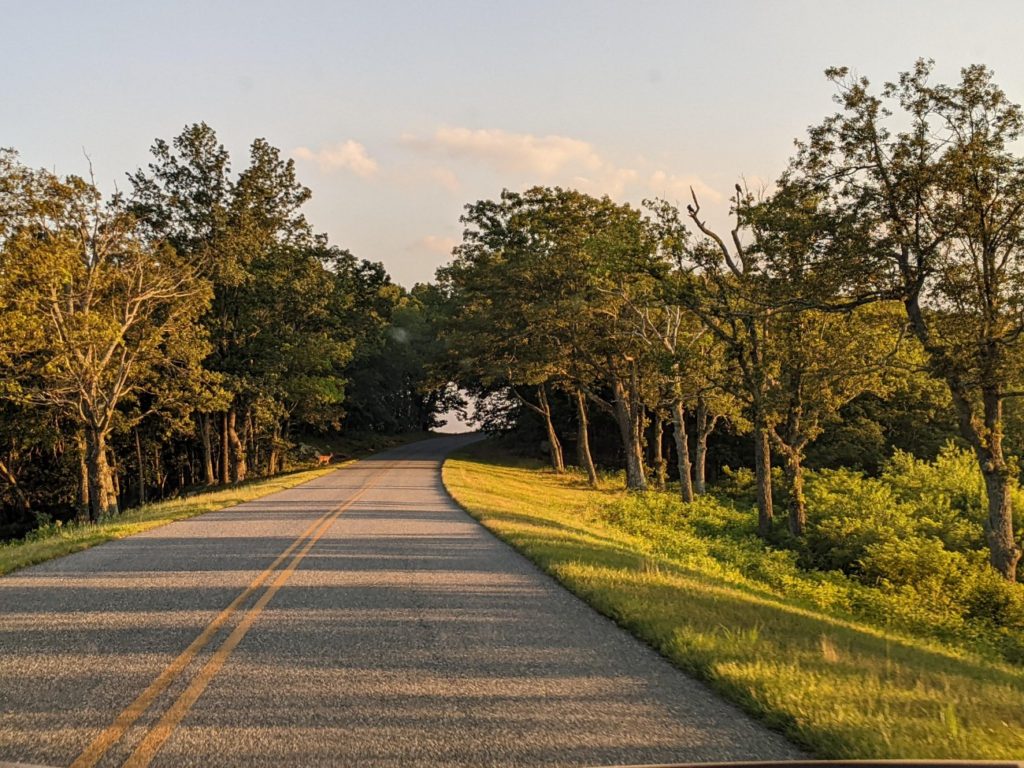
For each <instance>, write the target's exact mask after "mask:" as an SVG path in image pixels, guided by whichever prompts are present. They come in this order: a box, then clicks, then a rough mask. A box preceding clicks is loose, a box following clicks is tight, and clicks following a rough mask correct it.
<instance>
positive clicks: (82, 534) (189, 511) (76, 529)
mask: <svg viewBox="0 0 1024 768" xmlns="http://www.w3.org/2000/svg"><path fill="white" fill-rule="evenodd" d="M426 437H429V435H428V434H426V433H421V432H415V433H410V434H406V435H394V436H386V435H360V436H358V437H356V438H355V439H352V440H339V441H338V442H337V443H333V444H330V445H328V446H327V447H328V448H330V449H332V450H335V451H336V453H337V454H339V455H341V456H343V457H346V458H347V460H343V461H342V462H341V463H334V464H332V465H330V466H326V467H319V468H314V469H299V470H295V471H291V472H286V473H284V474H280V475H276V476H275V477H268V478H260V479H256V480H252V481H249V482H245V483H242V484H240V485H236V486H231V487H229V488H223V489H220V490H211V491H206V492H201V493H196V494H193V495H190V496H184V497H181V498H177V499H168V500H165V501H158V502H155V503H152V504H144V505H142V506H139V507H135V508H134V509H129V510H127V511H125V512H124V513H122V514H120V515H117V516H116V517H112V518H109V519H106V520H101V521H100V522H98V523H95V524H91V523H74V522H72V523H66V524H63V525H62V524H60V523H50V524H49V525H46V526H43V527H42V528H40V529H38V530H36V531H34V532H33V533H31V534H30V535H28V536H26V537H25V538H23V539H18V540H15V541H10V542H6V543H2V544H0V575H3V574H5V573H10V572H11V571H15V570H17V569H19V568H25V567H26V566H29V565H35V564H36V563H42V562H44V561H46V560H52V559H53V558H55V557H62V556H64V555H69V554H71V553H72V552H79V551H81V550H83V549H88V548H89V547H94V546H96V545H97V544H102V543H104V542H106V541H111V540H112V539H123V538H124V537H126V536H131V535H132V534H135V533H141V532H142V531H147V530H149V529H150V528H156V527H158V526H161V525H167V524H168V523H173V522H174V521H175V520H184V519H186V518H189V517H195V516H196V515H202V514H204V513H206V512H216V511H217V510H220V509H224V508H226V507H231V506H234V505H236V504H241V503H243V502H246V501H252V500H253V499H258V498H260V497H261V496H267V495H269V494H271V493H276V492H277V491H283V490H285V489H287V488H293V487H295V486H296V485H301V484H302V483H305V482H308V481H310V480H313V479H314V478H317V477H320V476H322V475H325V474H327V473H329V472H333V471H334V470H335V469H338V467H339V466H342V465H343V464H347V463H351V461H354V460H355V458H352V457H359V456H368V455H370V454H372V453H376V452H378V451H382V450H386V449H388V448H393V447H395V446H398V445H403V444H405V443H410V442H414V441H416V440H421V439H424V438H426Z"/></svg>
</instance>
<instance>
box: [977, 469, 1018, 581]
mask: <svg viewBox="0 0 1024 768" xmlns="http://www.w3.org/2000/svg"><path fill="white" fill-rule="evenodd" d="M988 467H989V468H988V471H985V470H984V469H983V470H982V474H983V475H984V477H985V490H986V491H987V493H988V520H987V521H986V525H985V536H986V538H987V539H988V546H989V562H991V563H992V567H993V568H995V569H996V570H997V571H999V573H1000V574H1002V576H1003V578H1005V579H1006V580H1008V581H1016V580H1017V563H1018V562H1020V557H1021V551H1020V548H1019V547H1017V543H1016V542H1015V541H1014V538H1013V501H1012V498H1011V496H1010V490H1011V488H1012V486H1013V478H1012V475H1011V473H1010V472H1009V470H1008V468H1007V467H1005V466H1004V467H1002V468H999V469H992V464H991V463H990V464H989V465H988Z"/></svg>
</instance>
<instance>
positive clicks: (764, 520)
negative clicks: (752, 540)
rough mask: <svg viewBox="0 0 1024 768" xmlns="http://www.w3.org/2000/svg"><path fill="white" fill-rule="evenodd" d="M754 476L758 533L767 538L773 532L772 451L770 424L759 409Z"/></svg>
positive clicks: (755, 416)
mask: <svg viewBox="0 0 1024 768" xmlns="http://www.w3.org/2000/svg"><path fill="white" fill-rule="evenodd" d="M754 476H755V482H756V485H757V532H758V534H759V535H760V536H761V537H763V538H764V537H767V536H768V534H769V533H771V530H772V521H773V520H774V510H773V508H772V451H771V445H770V443H769V439H768V424H767V423H766V420H765V417H764V414H763V413H762V412H761V411H760V409H757V412H756V413H755V415H754Z"/></svg>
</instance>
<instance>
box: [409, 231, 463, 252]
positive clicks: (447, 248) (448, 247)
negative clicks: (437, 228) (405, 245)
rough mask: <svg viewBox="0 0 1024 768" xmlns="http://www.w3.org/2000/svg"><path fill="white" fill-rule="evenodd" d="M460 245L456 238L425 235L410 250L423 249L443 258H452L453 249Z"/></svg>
mask: <svg viewBox="0 0 1024 768" xmlns="http://www.w3.org/2000/svg"><path fill="white" fill-rule="evenodd" d="M458 244H459V241H458V240H456V239H455V238H454V237H441V236H439V235H424V236H423V237H421V238H420V239H419V240H417V241H416V242H415V243H413V244H412V245H410V249H423V250H427V251H430V252H431V253H438V254H440V255H442V256H451V253H452V248H454V247H455V246H456V245H458Z"/></svg>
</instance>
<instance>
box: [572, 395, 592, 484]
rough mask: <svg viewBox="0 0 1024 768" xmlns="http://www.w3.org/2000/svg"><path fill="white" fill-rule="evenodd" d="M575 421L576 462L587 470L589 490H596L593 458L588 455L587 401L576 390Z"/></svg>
mask: <svg viewBox="0 0 1024 768" xmlns="http://www.w3.org/2000/svg"><path fill="white" fill-rule="evenodd" d="M576 420H577V423H578V427H579V430H578V435H577V438H576V454H577V457H578V458H577V461H578V463H579V465H580V466H581V467H583V468H584V469H585V470H587V481H588V482H589V483H590V487H591V488H597V469H596V468H595V467H594V458H593V456H591V455H590V434H589V432H590V426H589V420H588V419H587V401H586V399H585V398H584V396H583V392H582V391H580V390H578V389H577V390H576Z"/></svg>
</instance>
